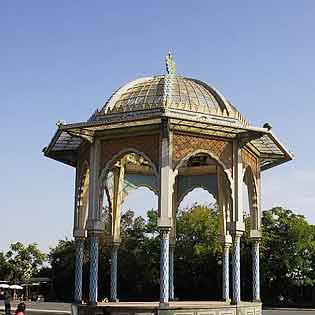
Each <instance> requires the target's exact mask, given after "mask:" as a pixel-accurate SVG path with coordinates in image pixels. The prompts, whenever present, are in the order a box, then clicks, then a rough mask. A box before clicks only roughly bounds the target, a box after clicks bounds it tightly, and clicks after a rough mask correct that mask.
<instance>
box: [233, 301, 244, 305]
mask: <svg viewBox="0 0 315 315" xmlns="http://www.w3.org/2000/svg"><path fill="white" fill-rule="evenodd" d="M240 304H242V301H238V302H235V301H231V305H240Z"/></svg>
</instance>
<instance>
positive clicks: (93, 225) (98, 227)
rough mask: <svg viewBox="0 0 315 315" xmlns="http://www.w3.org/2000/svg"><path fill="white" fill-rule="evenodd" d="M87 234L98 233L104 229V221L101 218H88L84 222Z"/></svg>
mask: <svg viewBox="0 0 315 315" xmlns="http://www.w3.org/2000/svg"><path fill="white" fill-rule="evenodd" d="M86 227H87V231H88V235H91V234H100V233H102V232H103V231H104V222H102V221H101V220H93V219H88V220H87V222H86Z"/></svg>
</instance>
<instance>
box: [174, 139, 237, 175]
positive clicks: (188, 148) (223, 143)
mask: <svg viewBox="0 0 315 315" xmlns="http://www.w3.org/2000/svg"><path fill="white" fill-rule="evenodd" d="M197 150H204V151H208V152H210V153H212V154H213V155H214V156H215V157H217V158H218V159H219V160H220V162H222V164H223V165H224V166H225V168H227V169H230V170H232V143H231V142H229V141H227V140H219V139H212V138H206V137H200V136H194V135H184V134H179V133H174V135H173V162H174V165H173V166H174V167H176V166H177V165H178V164H179V163H180V162H181V161H182V160H183V159H184V158H185V157H187V156H188V155H189V154H191V153H193V152H195V151H197Z"/></svg>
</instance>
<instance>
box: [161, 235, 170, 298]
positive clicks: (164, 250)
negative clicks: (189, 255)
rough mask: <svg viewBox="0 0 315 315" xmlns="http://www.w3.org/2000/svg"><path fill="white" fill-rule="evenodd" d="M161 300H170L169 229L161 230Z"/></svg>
mask: <svg viewBox="0 0 315 315" xmlns="http://www.w3.org/2000/svg"><path fill="white" fill-rule="evenodd" d="M160 237H161V240H160V248H161V256H160V302H161V303H168V301H169V230H161V231H160Z"/></svg>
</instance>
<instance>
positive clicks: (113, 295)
mask: <svg viewBox="0 0 315 315" xmlns="http://www.w3.org/2000/svg"><path fill="white" fill-rule="evenodd" d="M117 265H118V246H117V245H113V246H112V248H111V262H110V300H111V301H112V302H117Z"/></svg>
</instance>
